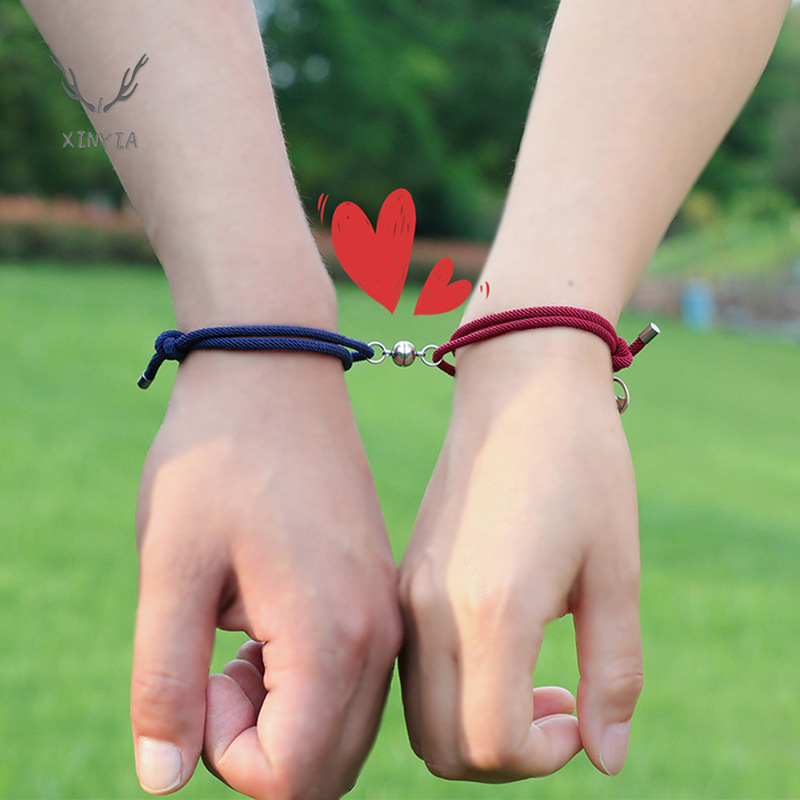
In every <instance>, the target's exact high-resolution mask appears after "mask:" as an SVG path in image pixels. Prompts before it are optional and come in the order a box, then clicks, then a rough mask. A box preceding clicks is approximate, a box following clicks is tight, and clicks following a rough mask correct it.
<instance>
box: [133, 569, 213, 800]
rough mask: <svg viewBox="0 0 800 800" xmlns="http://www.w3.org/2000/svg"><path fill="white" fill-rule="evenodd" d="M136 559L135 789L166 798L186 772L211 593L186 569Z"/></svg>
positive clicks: (196, 749)
mask: <svg viewBox="0 0 800 800" xmlns="http://www.w3.org/2000/svg"><path fill="white" fill-rule="evenodd" d="M167 563H168V562H166V560H162V559H157V558H148V560H147V561H145V560H144V559H143V563H142V571H141V579H140V588H139V608H138V613H137V617H136V637H135V643H134V655H133V676H132V679H131V723H132V726H133V738H134V751H135V753H136V771H137V774H138V776H139V782H140V783H141V785H142V788H143V789H144V790H145V791H147V792H150V793H151V794H166V793H168V792H173V791H175V790H176V789H179V788H180V787H181V786H183V785H184V784H185V783H186V782H187V781H188V780H189V778H190V777H191V775H192V773H193V772H194V769H195V766H196V764H197V760H198V758H199V756H200V750H201V748H202V744H203V727H204V721H205V690H206V683H207V682H208V669H209V663H210V660H211V652H212V649H213V645H214V634H215V629H216V607H217V597H218V593H217V592H215V590H214V587H213V586H210V585H209V583H210V581H209V582H206V583H205V585H204V583H203V581H202V580H201V579H199V578H198V577H197V576H194V577H193V578H191V579H188V578H186V577H185V576H186V568H185V566H184V568H183V569H171V568H169V567H168V566H167Z"/></svg>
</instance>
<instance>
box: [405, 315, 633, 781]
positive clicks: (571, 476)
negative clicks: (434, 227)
mask: <svg viewBox="0 0 800 800" xmlns="http://www.w3.org/2000/svg"><path fill="white" fill-rule="evenodd" d="M457 370H458V371H457V377H456V381H457V385H456V396H455V402H454V410H453V418H452V422H451V426H450V430H449V432H448V435H447V439H446V441H445V444H444V446H443V449H442V452H441V455H440V458H439V461H438V463H437V465H436V469H435V471H434V474H433V477H432V479H431V482H430V485H429V487H428V490H427V492H426V495H425V499H424V501H423V504H422V508H421V510H420V513H419V516H418V518H417V522H416V525H415V528H414V533H413V536H412V538H411V541H410V543H409V546H408V548H407V550H406V554H405V556H404V558H403V562H402V564H401V579H400V602H401V608H402V612H403V616H404V621H405V635H406V638H405V643H404V645H403V651H402V653H401V657H400V676H401V680H402V687H403V701H404V706H405V713H406V721H407V725H408V731H409V737H410V739H411V743H412V747H413V748H414V750H415V752H416V753H417V755H419V756H420V757H421V758H422V759H424V760H425V762H426V763H427V765H428V768H429V769H430V770H431V771H432V772H433V773H434V774H436V775H439V776H441V777H445V778H452V779H466V780H476V781H509V780H517V779H520V778H526V777H532V776H541V775H546V774H549V773H552V772H554V771H556V770H557V769H559V768H561V767H562V766H563V765H564V764H565V763H566V762H567V761H569V759H570V758H572V757H573V756H574V755H575V754H576V753H577V752H578V751H579V750H580V748H581V746H583V747H584V749H585V750H586V752H587V754H588V756H589V758H590V759H591V760H592V762H593V763H594V764H595V765H596V766H597V767H598V768H599V769H601V770H603V771H605V772H607V773H611V774H614V773H616V772H618V771H619V770H620V769H621V768H622V765H623V762H624V759H625V755H626V751H627V742H628V733H629V722H630V719H631V716H632V714H633V710H634V706H635V703H636V700H637V698H638V696H639V692H640V690H641V681H642V662H641V645H640V634H639V620H638V586H639V550H638V522H637V512H636V495H635V487H634V478H633V469H632V466H631V462H630V455H629V453H628V449H627V444H626V442H625V437H624V434H623V431H622V427H621V424H620V421H619V415H618V413H617V410H616V403H615V401H614V398H613V393H612V381H611V377H612V376H611V365H610V358H609V354H608V349H607V348H606V346H605V344H604V343H603V342H602V341H601V340H599V339H597V338H596V337H593V336H592V335H591V334H587V333H583V332H580V331H575V330H570V329H557V330H540V331H526V332H523V333H514V334H507V335H505V336H503V337H499V338H497V339H493V340H491V341H487V342H483V343H481V344H479V345H474V346H471V347H466V348H464V349H463V350H460V351H459V352H458V357H457ZM567 613H572V614H573V615H574V620H575V627H576V638H577V648H578V664H579V668H580V676H581V677H580V684H579V687H578V700H577V710H578V717H577V719H576V718H575V717H574V716H571V712H572V711H573V709H574V701H573V699H572V696H571V694H570V693H569V692H567V691H566V690H564V689H555V688H539V689H534V690H532V686H531V673H532V671H533V669H534V667H535V665H536V660H537V656H538V653H539V649H540V645H541V643H542V637H543V634H544V628H545V625H546V623H547V622H549V621H551V620H554V619H556V618H558V617H561V616H563V615H564V614H567Z"/></svg>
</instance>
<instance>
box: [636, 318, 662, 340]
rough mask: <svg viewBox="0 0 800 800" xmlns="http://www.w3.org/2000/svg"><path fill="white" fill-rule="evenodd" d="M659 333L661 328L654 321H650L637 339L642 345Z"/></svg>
mask: <svg viewBox="0 0 800 800" xmlns="http://www.w3.org/2000/svg"><path fill="white" fill-rule="evenodd" d="M659 333H661V328H659V327H658V325H656V324H655V322H651V323H650V324H649V325H648V326H647V327H646V328H645V329H644V330H643V331H642V332H641V333H640V334H639V340H640V341H641V343H642V344H643V345H645V344H647V343H648V342H652V341H653V339H655V338H656V336H658V334H659Z"/></svg>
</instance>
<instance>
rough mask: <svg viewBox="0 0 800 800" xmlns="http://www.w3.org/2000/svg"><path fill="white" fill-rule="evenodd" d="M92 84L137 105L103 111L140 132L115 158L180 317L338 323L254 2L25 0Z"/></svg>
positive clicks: (93, 94)
mask: <svg viewBox="0 0 800 800" xmlns="http://www.w3.org/2000/svg"><path fill="white" fill-rule="evenodd" d="M25 6H26V8H27V9H28V11H29V13H30V14H31V16H32V18H33V19H34V21H35V22H36V24H37V26H38V27H39V29H40V31H41V32H42V34H43V35H44V36H45V38H46V39H47V41H48V44H49V45H50V46H51V48H52V50H53V52H54V53H55V54H56V55H57V57H58V58H59V60H60V61H61V62H62V64H63V65H64V67H65V68H71V69H72V70H73V71H74V73H75V75H76V76H77V77H78V80H79V82H80V88H81V92H82V93H83V95H84V96H85V97H87V98H88V99H90V100H92V102H94V101H95V100H96V99H97V98H98V97H100V96H105V98H106V100H110V99H111V98H112V97H113V93H114V91H115V90H116V87H117V86H118V81H119V79H120V78H121V77H122V75H123V74H124V72H125V70H126V69H128V68H131V67H133V65H134V64H136V62H137V60H138V59H139V57H140V56H141V55H142V54H143V53H145V52H146V53H147V54H148V62H147V63H146V64H145V66H144V67H143V68H142V69H141V71H140V72H139V74H138V75H137V81H138V82H139V84H140V86H139V87H138V89H137V91H136V93H135V95H134V96H133V97H132V98H131V100H130V101H128V102H120V103H117V104H116V105H115V106H114V107H113V108H112V109H110V110H109V111H108V112H105V113H97V112H90V113H89V118H90V120H91V122H92V123H93V124H94V125H95V126H96V127H97V128H98V129H102V130H104V131H105V132H106V133H107V132H108V131H124V132H125V137H124V138H123V139H122V141H123V143H124V142H125V141H126V139H127V137H128V136H129V134H130V132H134V133H135V135H136V146H135V147H134V146H132V145H131V146H129V147H128V148H127V149H117V148H116V147H111V146H109V147H108V155H109V157H110V159H111V161H112V163H113V165H114V168H115V169H116V171H117V173H118V175H119V176H120V179H121V181H122V183H123V185H124V187H125V189H126V191H127V193H128V195H129V197H130V198H131V201H132V202H133V204H134V206H135V207H136V210H137V212H138V213H139V216H140V217H141V218H142V221H143V223H144V226H145V229H146V231H147V234H148V236H149V237H150V240H151V242H152V244H153V246H154V248H155V250H156V253H157V254H158V256H159V258H160V260H161V262H162V264H163V266H164V269H165V272H166V274H167V277H168V278H169V282H170V287H171V291H172V295H173V299H174V302H175V310H176V315H177V318H178V323H179V325H180V326H181V327H184V328H190V327H198V326H201V325H212V324H232V323H244V322H269V323H276V324H279V323H298V322H300V323H305V324H317V325H321V326H326V327H327V326H331V327H332V326H335V324H336V316H335V308H334V296H333V291H332V287H331V284H330V281H329V280H328V278H327V276H326V274H325V271H324V268H323V266H322V263H321V261H320V258H319V255H318V254H317V251H316V249H315V246H314V243H313V240H312V237H311V235H310V232H309V229H308V225H307V223H306V219H305V215H304V212H303V209H302V206H301V204H300V202H299V199H298V197H297V192H296V190H295V186H294V181H293V178H292V174H291V170H290V167H289V163H288V160H287V158H286V154H285V149H284V145H283V139H282V134H281V129H280V123H279V121H278V116H277V112H276V110H275V106H274V102H273V98H272V89H271V86H270V81H269V75H268V72H267V66H266V63H265V60H264V55H263V49H262V44H261V40H260V37H259V35H258V28H257V24H256V20H255V14H254V11H253V7H252V3H251V2H247V0H229V1H228V2H225V3H192V2H190V1H189V0H170V2H169V3H158V2H141V3H135V4H131V3H127V4H126V3H112V4H108V3H102V2H98V0H59V2H53V1H52V0H25Z"/></svg>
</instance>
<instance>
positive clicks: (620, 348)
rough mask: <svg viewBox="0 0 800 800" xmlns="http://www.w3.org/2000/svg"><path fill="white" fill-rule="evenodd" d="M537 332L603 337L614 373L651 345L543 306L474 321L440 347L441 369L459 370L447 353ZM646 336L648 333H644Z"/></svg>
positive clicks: (582, 314) (573, 311)
mask: <svg viewBox="0 0 800 800" xmlns="http://www.w3.org/2000/svg"><path fill="white" fill-rule="evenodd" d="M652 327H653V329H654V330H655V332H657V331H658V329H657V328H655V326H652ZM537 328H577V329H578V330H583V331H587V332H588V333H593V334H594V335H595V336H599V337H600V338H601V339H602V340H603V341H604V342H605V343H606V344H607V345H608V348H609V350H610V351H611V363H612V365H613V367H614V372H617V371H619V370H621V369H625V368H627V367H629V366H630V365H631V364H632V363H633V357H634V356H635V355H636V354H637V353H638V352H639V351H640V350H641V349H642V348H643V347H644V346H645V344H647V341H649V339H648V340H647V341H645V340H643V339H642V335H640V336H639V337H637V338H636V339H635V340H634V341H633V342H632V343H631V344H630V345H628V343H627V342H626V341H625V340H624V339H623V338H621V337H620V336H618V335H617V332H616V330H615V328H614V326H613V325H612V324H611V323H610V322H609V321H608V320H607V319H606V318H605V317H603V316H602V315H600V314H598V313H596V312H594V311H587V310H586V309H583V308H573V307H571V306H539V307H537V308H517V309H513V310H510V311H500V312H498V313H496V314H488V315H487V316H485V317H480V318H479V319H476V320H472V322H467V323H465V324H464V325H461V326H460V327H458V328H456V330H455V331H454V332H453V335H452V336H451V337H450V341H448V342H447V343H445V344H443V345H441V346H440V347H438V348H437V349H436V350H435V351H434V353H433V360H434V362H437V366H438V367H439V369H441V370H442V371H444V372H446V373H447V374H448V375H455V374H456V368H455V366H454V365H453V364H449V363H448V362H447V361H445V360H444V356H445V355H446V354H447V353H452V352H454V351H455V350H457V349H458V348H459V347H464V346H465V345H468V344H475V343H477V342H482V341H485V340H486V339H492V338H494V337H495V336H501V335H502V334H504V333H511V332H512V331H522V330H531V329H537ZM643 333H644V332H643Z"/></svg>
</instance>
